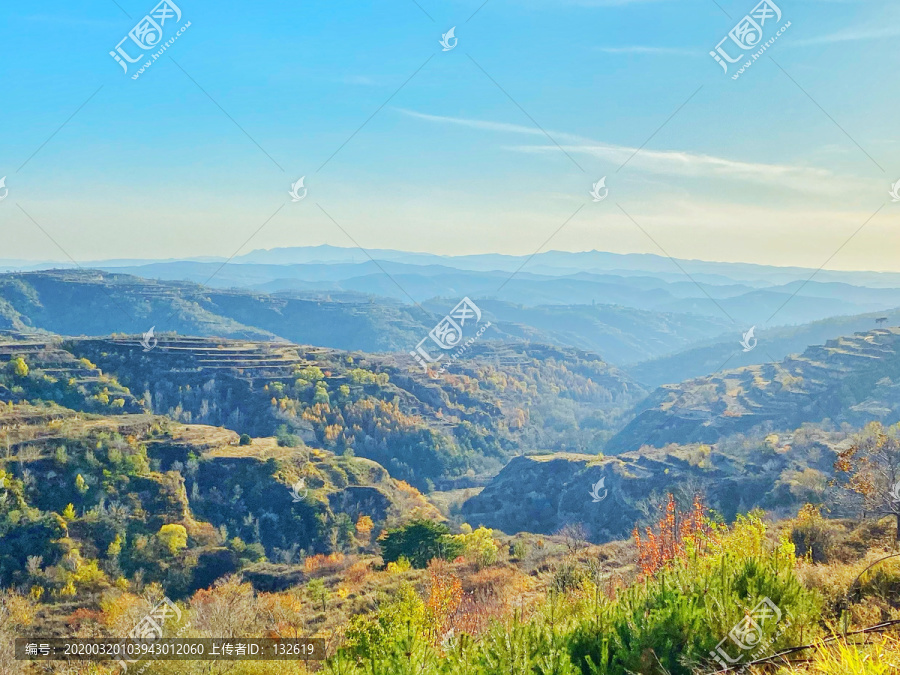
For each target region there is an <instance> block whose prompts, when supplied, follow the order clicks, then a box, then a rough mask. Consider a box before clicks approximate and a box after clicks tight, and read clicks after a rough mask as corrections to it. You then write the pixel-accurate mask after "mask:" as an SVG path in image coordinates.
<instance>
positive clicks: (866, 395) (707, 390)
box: [605, 328, 900, 453]
mask: <svg viewBox="0 0 900 675" xmlns="http://www.w3.org/2000/svg"><path fill="white" fill-rule="evenodd" d="M758 348H759V349H763V350H764V349H765V345H764V344H762V343H760V345H759V347H758ZM641 408H642V411H641V412H640V413H639V414H638V415H637V416H636V417H635V418H634V419H633V420H632V421H631V422H630V423H629V424H628V425H626V426H625V428H624V429H622V430H621V431H620V432H619V433H617V434H616V435H615V436H613V438H611V439H610V440H609V442H608V443H607V445H606V448H605V451H606V452H607V453H620V452H625V451H628V450H637V449H639V448H640V447H641V446H644V445H649V446H653V447H660V446H662V445H664V444H665V443H692V442H702V443H713V442H715V441H717V440H718V439H720V438H722V437H724V436H727V435H729V434H733V433H737V432H746V431H748V430H750V429H753V428H755V427H760V425H769V426H770V427H771V428H774V429H793V428H796V427H799V426H800V424H802V423H803V422H819V421H822V420H824V419H830V420H832V421H833V422H848V423H850V424H853V425H862V424H864V423H865V422H867V421H870V420H880V421H881V422H883V423H885V424H892V423H894V422H897V421H900V328H886V329H877V330H872V331H869V332H866V333H856V334H854V335H852V336H848V337H842V338H839V339H836V340H829V341H828V342H826V343H825V344H824V345H817V346H814V347H810V348H808V349H807V350H806V351H805V352H803V354H802V355H799V356H789V357H787V358H785V359H784V360H783V361H781V362H779V363H767V364H763V365H757V366H749V367H746V368H739V369H736V370H728V371H723V372H720V373H716V374H714V375H710V376H708V377H702V378H697V379H693V380H688V381H686V382H683V383H681V384H678V385H667V386H664V387H661V388H660V389H657V390H656V392H654V394H653V395H652V396H651V398H650V399H648V401H647V402H646V403H645V404H644V405H643V406H641Z"/></svg>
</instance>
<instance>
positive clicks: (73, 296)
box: [0, 270, 727, 363]
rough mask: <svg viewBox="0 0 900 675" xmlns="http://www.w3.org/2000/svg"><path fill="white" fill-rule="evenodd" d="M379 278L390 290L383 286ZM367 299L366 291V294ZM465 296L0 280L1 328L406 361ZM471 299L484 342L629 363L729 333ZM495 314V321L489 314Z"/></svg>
mask: <svg viewBox="0 0 900 675" xmlns="http://www.w3.org/2000/svg"><path fill="white" fill-rule="evenodd" d="M380 279H381V280H383V281H387V282H388V283H391V282H390V280H389V279H388V277H386V276H385V275H381V276H380ZM369 290H371V289H369ZM460 297H462V295H460V296H456V297H443V298H440V299H435V300H432V301H429V302H426V303H425V304H424V308H425V310H427V311H423V309H421V308H420V307H415V306H410V305H404V304H402V303H399V302H395V301H392V300H379V301H375V300H373V299H371V298H368V299H367V298H364V297H363V296H362V295H361V294H350V295H349V296H347V297H346V298H345V300H342V301H335V300H334V299H333V298H331V297H330V296H328V295H327V294H324V295H320V297H318V298H315V299H311V298H309V297H300V296H298V295H297V294H294V293H279V294H277V295H270V294H265V293H259V292H251V291H239V290H221V289H211V288H208V287H204V286H199V285H196V284H192V283H187V282H173V281H168V282H158V281H151V280H145V279H140V278H138V277H132V276H127V275H119V274H107V273H105V272H98V271H69V270H64V271H54V272H32V273H17V274H5V275H0V328H6V329H14V330H35V329H40V330H46V331H49V332H52V333H58V334H66V335H107V334H110V333H143V332H145V331H146V330H148V329H149V328H150V327H151V326H155V328H156V331H157V332H158V333H161V332H173V331H174V332H178V333H179V334H187V335H199V336H222V337H231V338H247V339H274V338H275V337H276V336H278V337H281V338H284V339H287V340H290V341H292V342H296V343H300V344H313V345H319V346H323V347H331V348H335V349H348V350H361V351H367V352H403V353H406V352H409V351H410V350H411V349H413V348H414V347H415V346H416V344H418V343H419V341H420V340H422V338H423V337H425V336H427V334H428V331H429V330H430V329H431V328H432V327H433V326H434V325H435V324H436V323H437V322H438V320H439V319H440V318H441V317H443V316H444V315H445V314H446V313H447V312H448V311H449V310H450V309H451V308H452V307H453V306H454V305H455V304H456V303H457V302H458V301H459V299H460ZM471 297H472V298H473V299H474V300H476V301H477V302H479V304H481V305H483V306H482V309H483V310H484V312H485V320H490V321H491V322H492V325H491V328H490V329H489V330H488V332H486V333H485V334H484V336H483V339H485V340H501V341H518V340H526V341H530V342H544V343H550V344H556V345H559V346H573V347H575V348H578V349H586V350H590V351H597V352H598V353H599V354H601V355H602V356H603V357H604V359H606V360H608V361H610V362H612V363H630V362H634V361H638V360H641V359H646V358H650V357H654V356H660V355H662V354H666V353H670V352H672V351H674V350H677V349H680V348H683V347H685V346H687V345H689V344H690V343H691V342H692V341H694V340H697V339H700V338H702V337H703V336H704V335H709V334H718V333H721V332H722V331H723V330H725V329H726V328H727V324H726V323H725V322H723V321H722V320H721V319H719V318H707V317H690V316H685V315H674V314H662V313H655V312H647V311H641V310H635V309H629V308H626V307H610V306H608V305H604V306H591V305H581V306H574V305H573V306H571V307H568V308H567V307H553V306H548V307H539V308H537V307H536V308H532V309H526V308H524V307H515V306H514V305H511V304H509V303H503V302H497V301H487V302H485V301H481V300H480V299H478V298H476V296H471ZM494 312H496V314H495V313H494Z"/></svg>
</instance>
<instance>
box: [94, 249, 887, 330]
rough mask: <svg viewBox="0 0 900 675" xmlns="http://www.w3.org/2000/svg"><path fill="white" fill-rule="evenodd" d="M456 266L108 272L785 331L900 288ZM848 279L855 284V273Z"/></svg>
mask: <svg viewBox="0 0 900 675" xmlns="http://www.w3.org/2000/svg"><path fill="white" fill-rule="evenodd" d="M570 255H573V256H575V255H578V254H570ZM277 259H280V258H277ZM452 261H453V259H447V260H446V261H442V262H444V263H445V264H410V263H409V262H398V261H395V260H385V261H382V262H377V263H376V262H374V261H370V260H366V261H363V262H357V263H346V262H335V263H331V264H329V263H322V262H316V263H304V264H290V265H287V264H285V265H273V264H259V263H243V264H230V265H227V266H225V267H224V268H223V267H222V266H221V265H220V264H218V263H211V262H208V263H201V262H188V261H185V262H165V263H159V264H152V265H144V266H134V267H125V268H118V269H116V268H110V267H106V268H105V269H113V271H117V272H125V273H129V274H136V275H139V276H142V277H147V278H155V279H164V280H188V281H194V282H203V283H205V282H207V281H209V283H210V284H212V285H213V286H215V287H218V288H241V289H245V290H256V291H262V292H266V293H273V292H280V291H300V292H310V291H316V292H354V293H363V294H369V295H375V296H378V297H383V298H391V299H393V300H397V301H399V302H401V303H408V302H409V299H410V297H412V298H414V299H415V301H417V302H424V301H426V300H428V299H430V298H434V297H447V296H459V297H462V296H469V297H472V298H476V297H477V298H482V299H486V298H491V299H498V300H503V301H507V302H512V303H517V304H522V305H526V306H535V305H542V304H558V305H572V304H594V303H596V304H604V305H622V306H625V307H631V308H635V309H643V310H652V311H663V312H669V313H682V314H690V315H701V316H707V317H715V318H729V319H730V320H733V321H737V322H741V323H746V324H747V325H752V324H761V323H763V322H764V321H765V320H766V319H767V318H769V317H771V316H772V315H774V314H775V313H777V312H779V310H782V308H784V307H785V305H786V303H787V302H788V301H790V304H789V305H787V307H786V309H783V310H782V311H780V312H779V313H780V314H781V316H780V317H779V320H780V322H781V323H788V324H798V323H805V322H807V321H814V320H817V319H821V318H825V317H828V316H834V315H839V314H860V313H864V312H869V311H877V310H881V309H885V308H889V307H896V306H898V305H900V288H868V287H864V286H860V285H851V284H849V283H845V282H844V283H836V282H824V281H822V282H820V281H818V280H811V279H809V278H806V279H803V280H802V281H789V282H788V283H784V284H782V283H780V282H779V281H778V280H780V279H782V278H783V277H784V275H783V274H780V273H777V272H773V274H774V275H775V276H774V278H773V281H772V282H770V283H768V284H764V287H762V288H759V287H757V286H758V285H759V282H758V281H756V280H754V281H752V282H747V281H735V280H730V279H728V278H727V277H718V278H717V279H716V280H715V281H710V280H701V279H699V278H696V277H691V278H689V277H688V276H686V275H685V274H684V273H680V275H677V276H674V277H673V276H671V275H670V274H668V273H666V274H662V273H659V272H657V273H655V274H659V275H660V276H653V274H654V273H646V274H640V273H638V272H637V271H634V272H632V273H627V272H624V271H620V273H618V274H613V273H610V272H597V271H591V272H588V271H577V270H576V271H572V272H571V273H569V274H560V273H559V272H558V271H557V270H553V269H551V270H547V271H546V273H539V272H538V271H537V270H536V269H532V268H531V267H528V268H527V269H523V270H518V271H516V270H514V271H515V275H514V276H513V272H510V271H507V270H505V269H500V268H498V269H493V270H491V269H484V270H482V269H478V270H470V269H455V268H453V267H451V266H450V265H451V264H452ZM767 269H768V268H767ZM772 269H776V268H772ZM676 271H677V270H676ZM842 278H847V279H851V278H852V279H855V277H852V275H851V276H847V275H845V277H842ZM865 278H866V279H867V278H868V277H865ZM711 299H714V300H715V302H713V301H711Z"/></svg>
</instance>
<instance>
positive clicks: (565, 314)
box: [425, 300, 732, 367]
mask: <svg viewBox="0 0 900 675" xmlns="http://www.w3.org/2000/svg"><path fill="white" fill-rule="evenodd" d="M425 306H426V307H429V308H431V307H432V304H431V303H425ZM480 306H481V308H482V309H483V310H484V311H486V312H489V313H490V314H491V315H492V316H494V317H496V318H497V320H498V321H502V322H506V323H507V324H510V323H515V324H519V325H525V326H531V327H533V328H535V329H536V330H537V331H539V333H540V334H541V335H543V336H545V337H546V338H547V339H548V340H551V341H552V342H553V343H554V344H558V345H568V346H572V347H576V348H578V349H585V350H588V351H593V352H596V353H597V354H601V355H603V358H604V359H605V360H607V361H609V362H611V363H615V364H617V365H620V366H622V367H627V364H631V363H635V362H636V361H642V360H644V359H647V358H652V357H653V356H654V355H662V354H670V353H672V352H674V351H678V350H680V349H684V347H685V346H687V345H690V344H692V343H696V342H698V341H700V340H704V339H706V338H708V337H709V336H710V335H720V334H723V333H726V332H727V331H728V330H729V329H730V328H731V327H732V323H731V321H729V320H727V319H724V318H719V317H715V316H712V317H706V316H691V315H687V314H672V313H668V312H651V311H644V310H638V309H632V308H629V307H621V306H613V305H605V304H603V305H601V304H597V305H575V304H573V305H537V306H524V305H515V304H512V303H508V302H502V301H498V300H486V301H482V302H481V304H480Z"/></svg>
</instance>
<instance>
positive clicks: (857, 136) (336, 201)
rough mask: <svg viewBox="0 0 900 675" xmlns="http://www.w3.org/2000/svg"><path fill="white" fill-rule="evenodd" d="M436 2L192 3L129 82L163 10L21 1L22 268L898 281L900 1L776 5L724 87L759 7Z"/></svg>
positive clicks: (17, 229)
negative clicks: (143, 29) (215, 267)
mask: <svg viewBox="0 0 900 675" xmlns="http://www.w3.org/2000/svg"><path fill="white" fill-rule="evenodd" d="M149 4H150V5H152V3H149ZM419 4H420V7H417V6H416V3H414V2H406V3H399V4H397V3H394V4H388V3H386V2H375V3H373V4H372V5H371V6H366V7H356V6H354V7H341V6H335V5H333V4H332V3H311V4H309V5H307V6H305V7H304V8H303V9H302V11H298V12H295V13H290V12H284V11H283V9H282V8H278V9H277V10H276V9H275V8H274V7H272V8H271V9H270V8H268V6H267V5H266V4H265V3H263V4H262V5H258V6H256V7H255V8H254V11H253V12H251V13H250V14H249V15H247V16H244V15H242V20H241V21H240V22H234V21H231V20H229V19H228V12H227V11H223V8H221V7H218V6H217V7H215V8H213V7H203V6H193V5H190V4H189V3H186V2H182V3H180V11H181V12H182V16H181V17H180V21H181V23H180V24H178V25H182V24H185V23H187V22H190V27H189V28H188V29H187V30H186V31H185V32H184V34H183V35H179V36H178V39H177V40H174V41H173V42H172V43H171V44H170V45H169V47H168V48H167V51H166V52H165V53H163V54H162V56H161V57H160V58H159V60H158V61H155V62H153V63H152V67H151V68H149V69H147V71H146V72H145V73H143V74H141V75H140V77H139V78H138V79H137V80H132V79H131V77H132V76H133V74H134V73H135V68H136V67H137V65H138V64H134V65H132V66H131V70H130V71H128V72H127V73H123V71H122V68H120V66H119V64H118V63H117V62H116V61H115V60H114V59H113V58H111V57H110V52H111V51H112V50H114V49H115V48H116V45H117V44H119V42H120V40H121V39H122V38H123V37H125V36H127V35H128V31H129V30H130V29H131V28H132V27H133V26H134V25H135V22H136V21H137V20H138V18H139V17H140V16H142V15H143V13H144V12H146V11H148V9H149V5H148V6H146V7H145V6H144V4H143V3H141V2H137V1H136V0H134V1H132V2H127V3H119V5H120V6H118V7H117V5H116V3H114V2H112V1H110V2H105V3H104V2H101V3H88V2H85V1H84V0H80V1H76V2H67V3H61V2H50V3H49V4H47V5H44V6H42V8H41V10H40V11H36V10H34V9H32V8H28V7H23V6H19V7H13V8H11V10H10V12H11V14H10V16H9V21H7V22H5V24H4V26H3V27H0V36H2V37H3V40H2V41H0V44H2V47H0V50H2V51H0V53H3V54H4V55H6V56H7V60H8V61H10V60H13V59H15V57H16V55H17V54H26V53H27V54H29V58H28V61H27V64H23V66H22V67H20V68H16V69H9V70H7V71H6V73H5V76H6V90H7V94H8V96H7V100H8V104H7V105H6V106H4V109H3V110H0V124H2V125H3V128H4V129H5V130H6V131H7V133H6V140H7V147H6V148H5V149H4V151H3V152H2V155H0V177H4V176H5V178H6V181H5V184H6V185H5V187H6V189H8V190H9V194H8V197H7V198H5V199H4V200H3V201H2V202H0V232H2V233H3V234H4V236H5V239H4V250H3V257H4V258H11V259H28V258H30V259H48V258H53V259H59V260H65V259H67V257H68V256H71V258H73V259H75V260H79V261H80V260H104V259H127V258H140V259H144V258H154V259H168V258H191V257H197V256H215V257H220V258H228V257H229V256H232V255H235V254H236V253H237V254H238V255H239V254H240V253H244V252H247V251H249V250H252V249H256V248H274V247H288V246H308V245H320V244H330V245H340V246H349V245H353V244H354V243H358V244H359V245H360V246H362V247H364V248H375V247H380V248H393V249H400V250H417V251H428V252H434V253H435V254H439V255H471V254H479V253H488V252H496V253H502V254H509V255H531V254H533V253H534V252H535V251H538V250H541V249H543V248H552V249H557V250H585V249H597V250H605V251H609V252H614V253H622V254H627V253H654V254H659V255H671V256H672V257H675V258H679V259H701V260H715V261H722V262H745V263H755V264H765V265H778V266H800V267H806V268H811V269H817V268H819V267H821V266H823V265H824V266H825V268H826V269H834V270H879V271H900V261H897V260H896V259H895V256H894V255H893V253H892V252H893V251H894V250H896V249H897V247H898V245H900V228H898V227H897V225H898V224H900V218H898V208H900V207H898V206H897V205H896V204H894V203H893V202H892V201H891V198H890V197H889V194H888V193H889V190H890V189H891V186H892V184H894V183H895V181H897V180H898V178H900V165H898V163H897V161H896V160H895V159H892V157H896V156H897V139H896V134H895V131H894V128H895V126H896V122H895V114H894V110H895V109H896V107H897V104H898V103H900V95H898V93H897V91H896V89H895V88H889V87H886V86H884V85H885V83H887V82H890V81H892V80H893V79H894V77H895V73H896V72H897V69H898V67H900V55H898V54H897V53H896V50H893V49H892V48H891V47H892V45H893V40H894V39H895V37H896V35H897V33H898V30H897V29H895V28H892V26H893V25H897V22H896V21H895V22H893V24H892V23H891V21H890V18H891V17H894V18H900V14H898V12H900V10H898V8H897V7H896V6H895V5H893V4H890V3H887V2H881V1H880V0H879V2H874V3H871V4H866V5H863V4H860V3H847V2H833V3H825V4H824V5H823V3H810V2H792V3H788V2H782V3H779V4H780V11H781V12H782V14H783V15H782V17H781V18H780V21H779V25H782V24H785V23H786V22H790V23H791V26H790V28H789V29H788V30H786V31H785V33H784V35H783V36H780V37H779V39H778V40H777V41H775V42H774V43H773V44H772V45H771V47H770V50H769V51H767V53H766V54H765V55H764V56H763V57H762V58H761V59H760V60H759V61H758V62H754V63H753V67H752V68H750V69H748V70H747V72H746V73H743V74H742V75H741V76H740V78H739V79H737V80H732V79H731V76H730V75H731V73H732V72H733V69H732V71H729V74H728V75H726V74H723V72H722V70H721V69H720V67H719V65H718V64H717V63H716V62H715V61H714V60H713V59H712V58H711V57H710V56H709V52H710V51H711V50H712V49H714V48H715V47H716V44H717V43H718V42H719V41H720V40H721V39H722V37H723V36H727V35H728V31H729V30H730V29H731V28H732V27H733V26H734V25H735V22H736V21H737V20H738V18H739V17H741V16H743V15H744V14H745V13H746V12H748V11H750V10H751V9H752V7H753V5H754V3H753V2H743V1H742V0H741V1H739V0H733V1H730V2H726V3H719V5H720V6H717V4H716V3H714V2H712V1H698V2H693V3H688V4H684V3H674V2H666V1H662V0H660V1H658V2H629V1H627V0H617V1H616V2H605V1H602V0H598V1H596V2H587V1H586V2H571V3H563V4H561V5H560V4H555V3H554V4H552V5H551V4H549V3H546V2H544V1H542V0H532V1H531V2H528V3H524V4H516V3H511V2H508V1H506V0H492V1H491V2H488V3H483V2H482V0H472V1H468V0H467V1H462V0H461V1H459V2H453V3H450V4H447V5H437V4H436V3H419ZM823 8H824V9H823ZM224 9H225V10H227V7H226V8H224ZM826 10H827V11H826ZM170 21H174V19H170ZM772 21H774V19H772ZM451 27H455V37H456V39H458V43H454V45H455V46H454V48H453V49H451V50H448V51H442V46H441V44H440V40H441V36H442V35H443V34H445V33H446V32H447V31H448V30H449V29H450V28H451ZM168 30H169V29H168V28H167V29H166V34H165V36H164V37H165V38H169V37H170V36H169V33H168ZM72 34H76V35H77V36H78V39H77V40H71V39H69V38H70V36H71V35H72ZM764 37H765V38H766V39H768V38H769V28H766V34H765V36H764ZM54 41H56V42H59V43H65V44H66V56H65V58H59V55H58V54H57V53H56V51H55V50H53V49H47V48H45V47H46V45H47V44H53V42H54ZM260 47H262V48H260ZM148 53H149V52H148ZM735 67H736V66H735ZM733 68H734V67H733ZM301 177H305V186H304V189H306V190H308V196H307V197H306V198H305V199H304V200H303V201H299V202H292V201H291V198H290V196H289V194H288V193H289V191H290V190H291V186H292V185H293V184H295V183H296V181H297V180H298V179H300V178H301ZM603 177H605V178H606V187H607V188H608V190H609V195H608V196H609V198H608V199H605V200H604V201H602V202H599V203H595V202H593V200H592V198H591V195H590V191H591V189H592V186H593V185H594V184H595V183H596V182H597V181H598V180H600V179H601V178H603ZM304 194H305V193H304ZM511 235H512V236H511ZM62 251H65V255H63V254H62Z"/></svg>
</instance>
